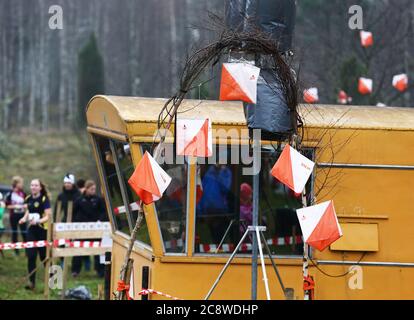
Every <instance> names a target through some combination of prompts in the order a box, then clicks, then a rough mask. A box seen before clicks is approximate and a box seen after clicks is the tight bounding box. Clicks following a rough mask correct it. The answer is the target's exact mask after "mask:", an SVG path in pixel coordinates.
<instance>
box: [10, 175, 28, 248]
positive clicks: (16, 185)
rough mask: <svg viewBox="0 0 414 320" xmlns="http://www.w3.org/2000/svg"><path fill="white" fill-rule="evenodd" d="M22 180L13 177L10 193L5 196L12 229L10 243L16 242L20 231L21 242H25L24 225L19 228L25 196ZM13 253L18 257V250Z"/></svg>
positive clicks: (23, 210)
mask: <svg viewBox="0 0 414 320" xmlns="http://www.w3.org/2000/svg"><path fill="white" fill-rule="evenodd" d="M23 183H24V181H23V178H22V177H19V176H14V177H13V178H12V191H11V192H9V193H8V194H7V195H6V199H5V200H6V207H7V209H8V210H9V220H10V227H11V229H12V242H18V235H19V230H18V229H20V234H21V236H22V238H23V241H26V232H27V230H26V224H21V225H20V226H19V220H20V219H21V218H23V216H24V212H25V208H24V199H25V198H26V194H25V193H24V191H23V185H24V184H23ZM14 253H15V254H16V256H17V255H19V250H17V249H16V250H14Z"/></svg>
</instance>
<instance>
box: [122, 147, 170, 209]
mask: <svg viewBox="0 0 414 320" xmlns="http://www.w3.org/2000/svg"><path fill="white" fill-rule="evenodd" d="M170 182H171V177H170V176H169V175H168V174H167V173H166V172H165V171H164V170H163V169H162V168H161V167H160V165H159V164H158V163H157V161H155V159H154V158H153V157H152V156H151V155H150V154H149V153H148V151H145V154H144V156H143V157H142V159H141V161H140V162H139V163H138V165H137V167H136V168H135V171H134V173H133V174H132V176H131V177H130V178H129V180H128V183H129V185H130V186H131V188H132V189H133V190H134V191H135V193H136V194H137V195H138V196H139V197H140V199H141V200H142V202H144V204H147V205H148V204H151V203H153V202H154V201H157V200H159V199H160V198H161V197H162V194H163V193H164V191H165V190H166V189H167V188H168V185H169V184H170Z"/></svg>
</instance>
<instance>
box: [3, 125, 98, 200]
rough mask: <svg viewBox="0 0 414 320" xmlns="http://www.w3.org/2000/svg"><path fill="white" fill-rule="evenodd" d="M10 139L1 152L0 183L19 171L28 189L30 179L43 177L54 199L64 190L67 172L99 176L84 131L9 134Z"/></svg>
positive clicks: (79, 176)
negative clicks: (79, 132)
mask: <svg viewBox="0 0 414 320" xmlns="http://www.w3.org/2000/svg"><path fill="white" fill-rule="evenodd" d="M7 141H8V144H7V145H6V146H4V145H3V146H2V153H1V154H0V184H10V181H11V178H12V177H13V176H14V175H20V176H22V177H23V178H24V179H25V190H26V191H28V187H29V183H30V180H31V179H34V178H40V179H41V180H42V181H43V182H45V183H46V185H47V186H48V187H49V191H50V192H51V194H52V200H53V199H55V198H56V196H57V195H58V193H59V192H60V191H61V188H62V183H63V176H64V175H65V174H66V173H67V172H71V173H74V174H75V176H76V178H83V179H90V178H92V179H95V180H96V178H97V173H96V164H95V161H94V159H93V156H92V153H91V150H90V144H89V141H88V139H87V137H86V135H85V134H80V135H79V134H78V135H75V134H73V133H71V132H63V133H62V132H50V133H47V134H43V133H38V132H29V133H26V134H8V135H7ZM5 148H7V149H6V150H5Z"/></svg>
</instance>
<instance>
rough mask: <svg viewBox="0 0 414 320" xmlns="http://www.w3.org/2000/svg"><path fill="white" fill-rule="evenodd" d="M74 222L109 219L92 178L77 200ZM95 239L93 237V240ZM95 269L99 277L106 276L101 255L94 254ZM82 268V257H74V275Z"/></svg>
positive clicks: (86, 183)
mask: <svg viewBox="0 0 414 320" xmlns="http://www.w3.org/2000/svg"><path fill="white" fill-rule="evenodd" d="M73 221H74V222H98V221H108V217H107V213H106V207H105V202H104V201H103V199H102V198H101V197H99V196H98V195H97V194H96V183H95V182H94V181H92V180H88V181H86V182H85V191H84V192H83V194H82V195H81V196H80V197H79V198H78V199H77V200H76V201H75V206H74V216H73ZM93 240H94V239H91V241H93ZM95 241H96V240H95ZM94 265H95V271H96V272H97V274H98V276H99V277H103V276H104V265H103V264H100V261H99V256H94ZM81 269H82V257H73V259H72V276H74V277H76V276H78V275H79V273H80V271H81Z"/></svg>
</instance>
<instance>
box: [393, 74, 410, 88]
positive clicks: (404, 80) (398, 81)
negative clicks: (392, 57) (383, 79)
mask: <svg viewBox="0 0 414 320" xmlns="http://www.w3.org/2000/svg"><path fill="white" fill-rule="evenodd" d="M392 85H393V87H394V88H395V89H397V90H398V91H400V92H404V91H405V90H407V88H408V77H407V75H406V74H405V73H402V74H397V75H395V76H394V77H393V78H392Z"/></svg>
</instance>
